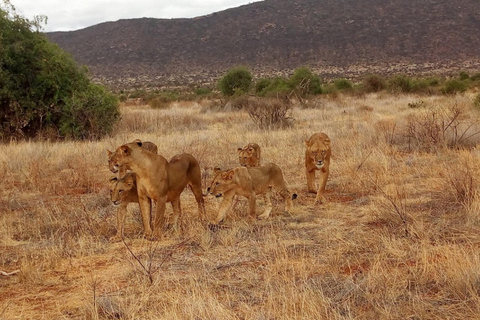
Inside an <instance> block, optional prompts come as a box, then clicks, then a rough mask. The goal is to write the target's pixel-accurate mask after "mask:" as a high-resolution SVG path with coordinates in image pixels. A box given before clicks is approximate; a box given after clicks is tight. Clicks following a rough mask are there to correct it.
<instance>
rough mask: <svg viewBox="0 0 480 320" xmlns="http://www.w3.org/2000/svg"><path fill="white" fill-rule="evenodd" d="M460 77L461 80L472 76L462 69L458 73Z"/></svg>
mask: <svg viewBox="0 0 480 320" xmlns="http://www.w3.org/2000/svg"><path fill="white" fill-rule="evenodd" d="M458 79H459V80H462V81H463V80H468V79H470V76H469V75H468V73H467V72H466V71H460V73H459V74H458Z"/></svg>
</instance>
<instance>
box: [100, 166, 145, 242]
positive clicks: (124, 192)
mask: <svg viewBox="0 0 480 320" xmlns="http://www.w3.org/2000/svg"><path fill="white" fill-rule="evenodd" d="M110 200H111V201H112V203H113V204H114V205H115V206H118V211H117V234H116V235H115V236H113V237H112V238H110V241H120V240H122V238H123V229H124V228H123V227H124V225H125V217H126V213H127V206H128V204H129V203H139V200H138V193H137V178H136V176H135V173H133V172H129V173H127V174H126V175H125V176H123V177H122V178H120V179H119V178H117V177H113V178H111V179H110ZM148 223H149V224H150V223H151V222H150V221H149V222H148Z"/></svg>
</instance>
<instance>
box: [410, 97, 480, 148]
mask: <svg viewBox="0 0 480 320" xmlns="http://www.w3.org/2000/svg"><path fill="white" fill-rule="evenodd" d="M404 136H405V137H406V138H407V139H408V144H409V148H410V149H417V150H421V151H435V150H438V149H440V148H445V147H449V148H459V147H465V146H470V145H475V144H477V143H478V137H479V136H480V128H479V121H478V120H470V119H468V118H466V117H465V115H464V113H463V111H462V110H461V109H459V108H458V107H457V106H449V107H446V108H428V109H422V111H421V112H418V113H414V114H412V115H410V116H409V118H408V121H407V126H406V132H405V134H404Z"/></svg>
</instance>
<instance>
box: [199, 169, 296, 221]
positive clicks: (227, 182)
mask: <svg viewBox="0 0 480 320" xmlns="http://www.w3.org/2000/svg"><path fill="white" fill-rule="evenodd" d="M272 187H273V188H275V189H276V190H277V191H278V192H279V193H280V195H281V196H282V197H283V198H284V200H285V211H287V212H288V211H290V209H291V208H292V197H293V198H296V194H294V195H292V194H291V193H290V191H289V190H288V188H287V184H286V182H285V179H284V177H283V173H282V170H281V169H280V168H279V167H278V166H277V165H276V164H274V163H267V164H265V165H264V166H260V167H250V168H246V167H237V168H233V169H230V170H221V169H218V168H216V169H215V176H214V178H213V181H212V183H211V185H210V187H209V188H208V189H207V191H208V192H209V193H211V194H213V195H214V196H216V197H219V196H222V197H223V201H222V203H221V205H220V209H219V212H218V215H217V219H216V221H215V222H216V223H220V222H221V221H222V220H223V219H225V217H226V215H227V213H228V212H229V211H230V209H231V207H232V201H233V198H234V197H235V196H237V195H238V196H243V197H246V198H248V199H249V211H250V215H251V216H256V203H255V201H256V196H257V195H263V196H264V198H265V202H266V208H265V211H264V212H263V213H262V214H261V215H259V216H258V218H259V219H266V218H268V217H269V215H270V212H271V211H272V201H271V191H272V190H271V189H272Z"/></svg>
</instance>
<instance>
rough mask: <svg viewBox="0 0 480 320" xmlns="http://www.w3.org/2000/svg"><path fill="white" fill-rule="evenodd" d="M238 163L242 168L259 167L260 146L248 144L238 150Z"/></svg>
mask: <svg viewBox="0 0 480 320" xmlns="http://www.w3.org/2000/svg"><path fill="white" fill-rule="evenodd" d="M237 152H238V162H240V165H241V166H242V167H258V166H260V153H261V151H260V146H259V145H258V144H256V143H249V144H247V145H246V146H244V147H243V148H238V149H237Z"/></svg>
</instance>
